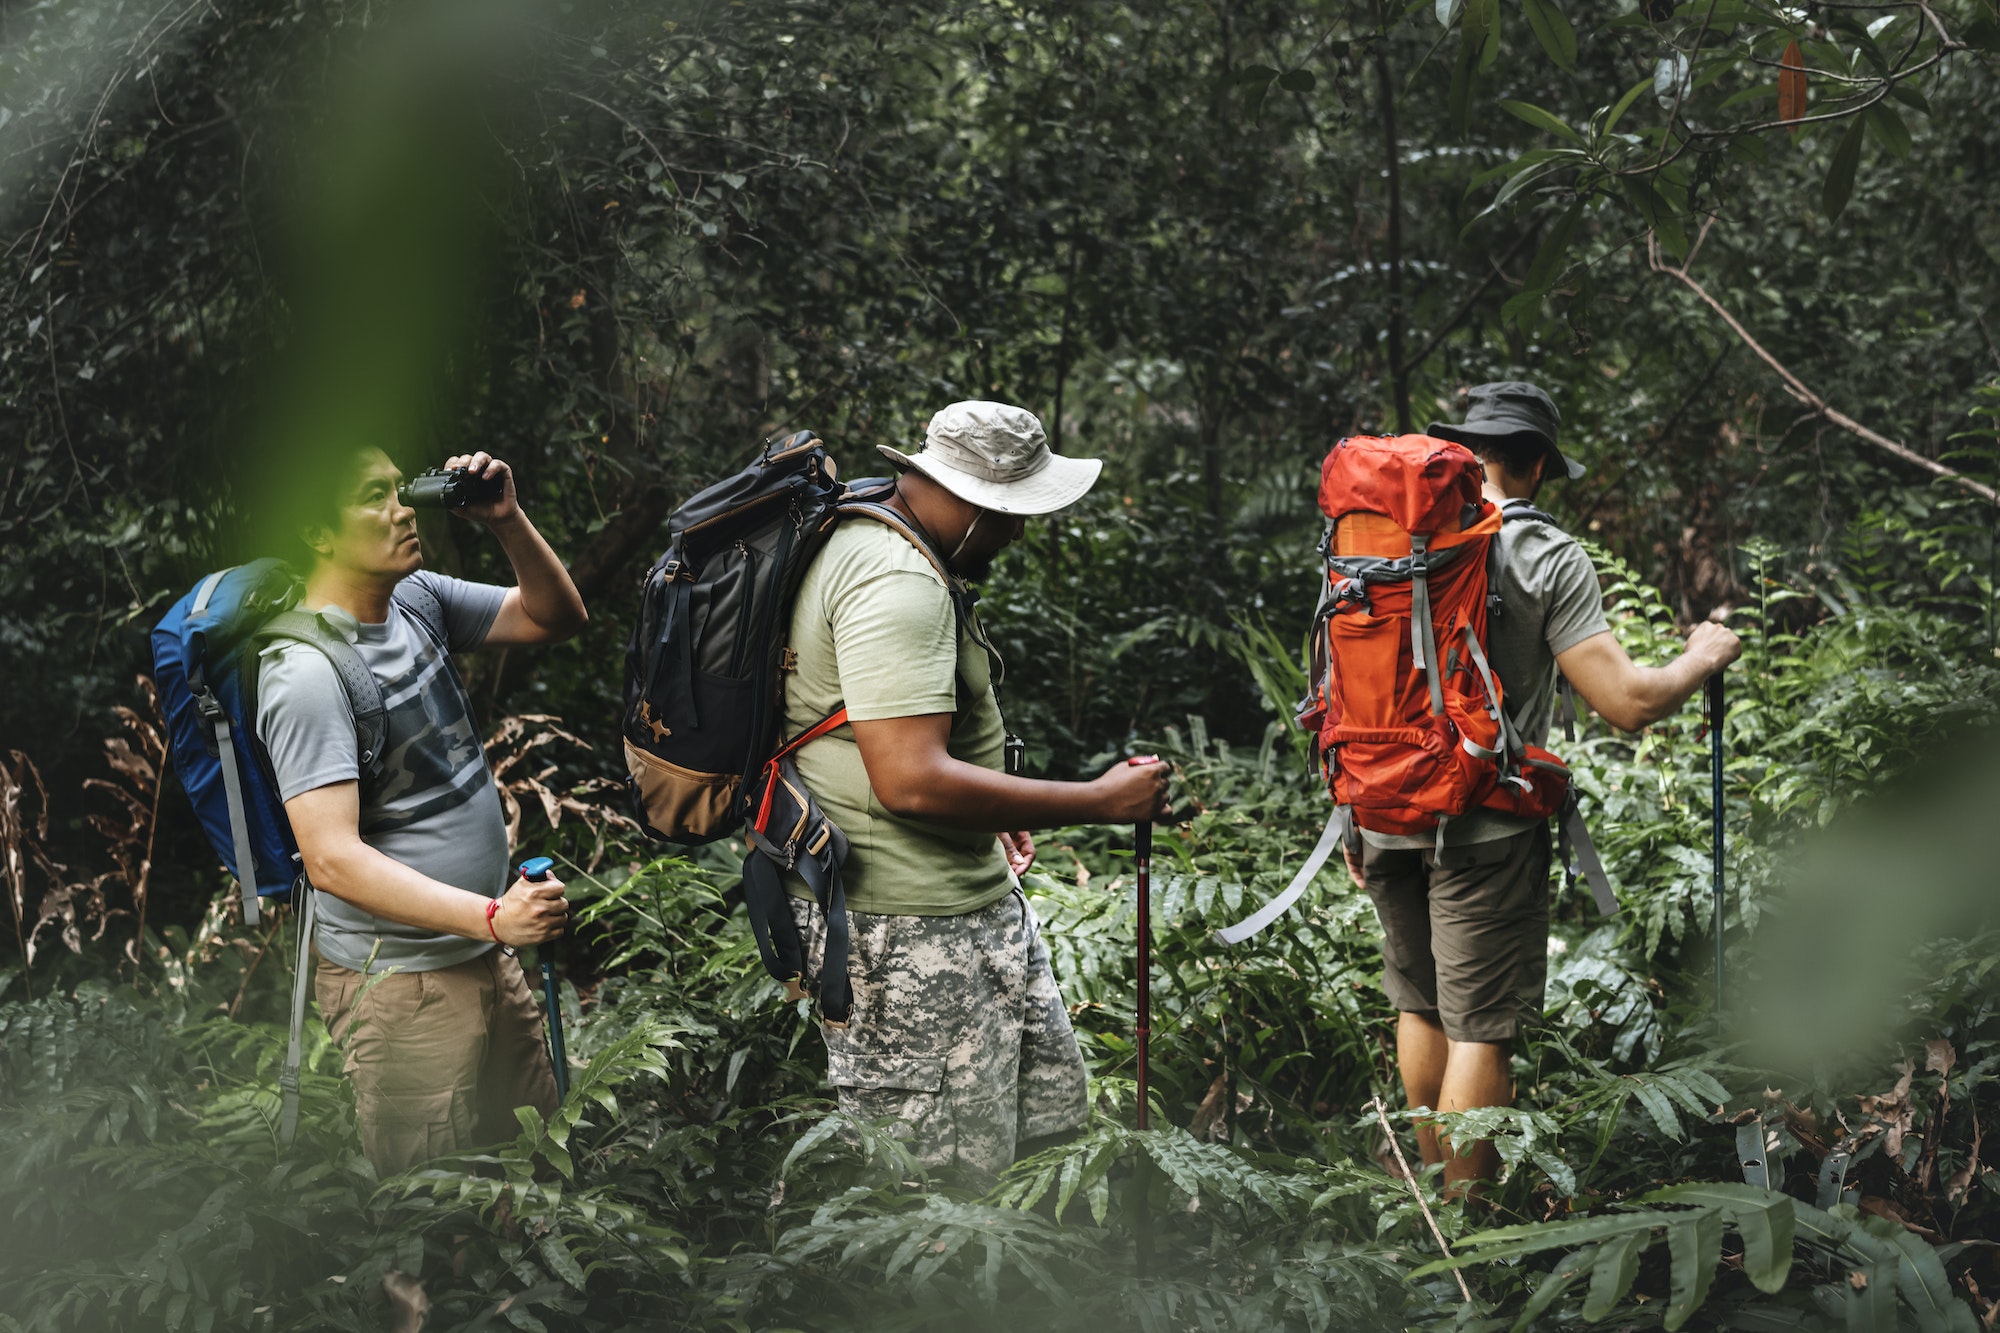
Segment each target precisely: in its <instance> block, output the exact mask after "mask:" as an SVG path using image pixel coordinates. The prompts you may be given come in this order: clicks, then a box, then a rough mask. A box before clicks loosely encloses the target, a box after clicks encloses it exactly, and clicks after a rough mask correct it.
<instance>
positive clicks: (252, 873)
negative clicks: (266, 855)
mask: <svg viewBox="0 0 2000 1333" xmlns="http://www.w3.org/2000/svg"><path fill="white" fill-rule="evenodd" d="M215 755H216V758H217V759H219V760H221V761H222V791H223V795H224V796H226V797H227V798H228V801H229V834H230V836H231V837H232V838H234V839H235V840H236V883H237V886H238V887H239V888H241V889H242V890H243V924H244V925H246V926H254V925H256V924H257V922H258V919H259V918H258V913H257V858H256V856H255V855H254V854H252V852H251V851H250V820H249V818H248V817H247V816H246V815H245V814H244V812H243V774H242V773H241V772H240V771H238V769H237V767H236V741H235V739H234V738H233V737H231V735H230V734H229V718H228V716H227V715H226V714H224V713H222V712H220V711H218V712H217V713H216V715H215Z"/></svg>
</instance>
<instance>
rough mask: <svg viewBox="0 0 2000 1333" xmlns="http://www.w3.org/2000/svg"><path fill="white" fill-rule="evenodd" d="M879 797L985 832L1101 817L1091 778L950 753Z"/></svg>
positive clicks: (906, 813)
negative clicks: (990, 764)
mask: <svg viewBox="0 0 2000 1333" xmlns="http://www.w3.org/2000/svg"><path fill="white" fill-rule="evenodd" d="M875 799H877V800H878V801H881V802H882V804H883V805H884V806H886V807H887V808H888V810H889V812H890V813H891V814H895V815H900V816H902V817H903V818H905V819H921V820H923V821H925V822H926V823H930V824H943V825H946V826H947V827H950V828H962V829H973V830H976V831H977V832H980V833H1008V832H1012V831H1014V830H1016V829H1025V828H1052V827H1055V826H1058V825H1062V824H1076V823H1084V822H1089V821H1092V820H1096V819H1098V818H1100V816H1101V812H1100V811H1099V810H1098V809H1097V808H1096V807H1097V802H1096V793H1095V792H1094V791H1093V789H1092V786H1091V784H1090V783H1087V782H1051V781H1047V780H1045V779H1041V778H1017V777H1011V776H1009V775H1008V774H1005V773H999V772H995V771H994V770H993V769H990V768H982V767H980V766H979V765H978V764H968V763H966V762H965V761H963V760H960V759H953V758H951V757H949V756H946V757H944V758H942V759H938V760H936V761H934V762H932V763H929V764H926V765H923V767H922V769H921V771H918V772H913V773H908V774H899V776H898V780H897V782H896V786H895V789H893V790H892V791H890V792H889V793H888V794H886V795H885V794H884V793H883V792H882V791H881V790H880V789H879V788H878V789H877V791H876V793H875Z"/></svg>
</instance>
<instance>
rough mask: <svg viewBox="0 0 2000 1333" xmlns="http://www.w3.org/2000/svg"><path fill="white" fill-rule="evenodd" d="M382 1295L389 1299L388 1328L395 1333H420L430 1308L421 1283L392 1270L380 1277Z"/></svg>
mask: <svg viewBox="0 0 2000 1333" xmlns="http://www.w3.org/2000/svg"><path fill="white" fill-rule="evenodd" d="M382 1294H383V1295H384V1296H387V1297H388V1298H389V1321H390V1323H389V1326H390V1327H391V1328H393V1329H394V1330H395V1333H422V1330H423V1327H424V1316H425V1315H427V1314H429V1313H430V1308H431V1298H430V1296H429V1295H427V1294H426V1293H425V1291H424V1284H423V1283H422V1282H420V1281H418V1280H417V1279H416V1278H413V1277H411V1276H410V1275H409V1274H408V1273H405V1272H401V1271H400V1270H398V1269H394V1268H392V1269H390V1270H389V1271H388V1272H386V1273H384V1274H383V1275H382Z"/></svg>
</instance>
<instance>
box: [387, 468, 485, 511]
mask: <svg viewBox="0 0 2000 1333" xmlns="http://www.w3.org/2000/svg"><path fill="white" fill-rule="evenodd" d="M506 493H507V482H506V480H505V479H504V478H501V477H492V478H487V477H482V476H479V475H478V474H476V473H474V472H473V471H472V469H470V468H463V467H451V468H444V467H434V468H432V469H431V470H430V471H429V472H420V473H418V474H417V475H416V476H414V477H411V478H410V479H409V480H408V481H406V482H404V483H403V484H402V485H400V486H398V487H397V488H396V498H397V499H398V500H401V501H402V502H403V503H404V504H406V505H408V506H410V508H412V509H463V508H465V506H467V505H469V504H483V503H485V502H486V501H488V500H498V499H499V498H500V497H501V496H503V495H505V494H506Z"/></svg>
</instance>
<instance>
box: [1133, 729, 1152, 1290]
mask: <svg viewBox="0 0 2000 1333" xmlns="http://www.w3.org/2000/svg"><path fill="white" fill-rule="evenodd" d="M1127 762H1129V763H1131V764H1133V765H1140V764H1157V763H1159V762H1160V761H1159V760H1158V759H1155V758H1153V757H1152V756H1150V755H1139V756H1136V757H1134V758H1132V759H1131V760H1128V761H1127ZM1132 866H1133V870H1134V872H1135V874H1136V876H1137V879H1138V889H1139V922H1138V928H1139V1022H1138V1027H1137V1031H1136V1034H1135V1035H1136V1036H1137V1037H1138V1044H1139V1132H1140V1133H1142V1134H1143V1133H1145V1132H1146V1131H1147V1130H1149V1129H1150V1128H1152V1108H1151V1105H1150V1103H1149V1100H1148V1094H1147V1090H1146V1082H1147V1073H1148V1064H1147V1057H1148V1050H1147V1044H1148V1041H1149V1040H1150V1038H1151V1037H1152V1034H1153V992H1152V979H1153V911H1152V908H1153V883H1152V876H1153V821H1152V820H1150V819H1142V820H1140V821H1139V822H1138V823H1137V824H1134V825H1133V826H1132ZM1152 1161H1153V1159H1152V1158H1151V1157H1149V1156H1147V1154H1146V1153H1145V1151H1144V1150H1141V1151H1140V1153H1139V1155H1138V1157H1137V1158H1135V1159H1134V1161H1133V1163H1132V1195H1133V1200H1134V1203H1135V1204H1136V1207H1135V1208H1134V1209H1133V1213H1132V1241H1133V1251H1134V1268H1135V1269H1136V1271H1137V1273H1138V1275H1139V1276H1140V1277H1144V1276H1146V1270H1147V1269H1148V1268H1149V1267H1151V1266H1152V1261H1153V1218H1152V1214H1151V1212H1150V1211H1148V1208H1147V1196H1148V1194H1149V1193H1150V1192H1151V1188H1150V1187H1151V1185H1152V1169H1151V1168H1152Z"/></svg>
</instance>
